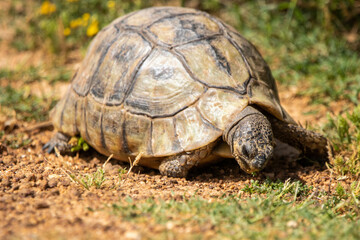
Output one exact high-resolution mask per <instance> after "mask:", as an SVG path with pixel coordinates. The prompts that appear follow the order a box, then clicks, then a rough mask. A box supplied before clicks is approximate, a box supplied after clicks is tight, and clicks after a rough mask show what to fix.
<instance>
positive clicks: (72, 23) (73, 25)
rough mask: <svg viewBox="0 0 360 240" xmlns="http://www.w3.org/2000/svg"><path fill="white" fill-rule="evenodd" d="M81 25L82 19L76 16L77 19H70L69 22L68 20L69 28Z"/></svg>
mask: <svg viewBox="0 0 360 240" xmlns="http://www.w3.org/2000/svg"><path fill="white" fill-rule="evenodd" d="M81 25H82V19H81V18H77V19H75V20H71V22H70V27H71V28H77V27H79V26H81Z"/></svg>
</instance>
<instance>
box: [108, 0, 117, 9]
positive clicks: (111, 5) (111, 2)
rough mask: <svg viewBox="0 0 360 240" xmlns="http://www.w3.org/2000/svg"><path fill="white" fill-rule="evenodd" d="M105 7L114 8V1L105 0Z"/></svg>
mask: <svg viewBox="0 0 360 240" xmlns="http://www.w3.org/2000/svg"><path fill="white" fill-rule="evenodd" d="M107 7H108V8H109V9H113V8H115V1H108V2H107Z"/></svg>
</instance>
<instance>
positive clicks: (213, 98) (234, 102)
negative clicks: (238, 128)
mask: <svg viewBox="0 0 360 240" xmlns="http://www.w3.org/2000/svg"><path fill="white" fill-rule="evenodd" d="M248 103H249V100H248V98H247V97H243V96H241V95H239V94H237V93H234V92H230V91H227V90H222V89H214V88H212V89H209V90H208V91H207V92H206V93H205V94H204V95H203V96H202V98H201V99H200V100H199V102H198V104H197V106H198V109H199V111H200V113H201V115H202V116H204V118H206V120H208V121H209V122H210V123H211V124H213V125H214V126H216V127H217V128H219V129H221V130H224V129H225V128H226V126H228V125H229V124H231V122H232V121H234V119H236V116H237V115H238V114H239V113H240V112H241V110H242V109H244V108H245V107H246V106H247V105H248Z"/></svg>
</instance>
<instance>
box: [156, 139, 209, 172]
mask: <svg viewBox="0 0 360 240" xmlns="http://www.w3.org/2000/svg"><path fill="white" fill-rule="evenodd" d="M214 146H215V144H214V143H211V144H209V145H207V146H205V147H202V148H199V149H196V150H194V151H191V152H184V153H180V154H177V155H175V156H170V157H168V158H166V159H165V160H163V161H162V162H161V164H160V166H159V171H160V173H161V175H165V176H168V177H186V176H187V174H188V172H189V170H190V169H191V168H192V167H194V166H196V165H197V164H198V163H199V161H200V160H201V159H204V158H206V157H207V156H209V155H210V154H211V152H212V149H213V148H214Z"/></svg>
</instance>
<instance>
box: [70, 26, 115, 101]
mask: <svg viewBox="0 0 360 240" xmlns="http://www.w3.org/2000/svg"><path fill="white" fill-rule="evenodd" d="M117 37H118V31H117V29H115V28H111V27H109V28H107V29H105V30H104V31H102V32H101V34H100V33H99V34H98V35H96V37H95V39H94V40H93V41H92V42H91V44H90V46H89V49H88V51H87V54H86V56H85V58H84V60H83V62H82V64H81V65H80V68H79V70H78V71H77V73H76V75H75V76H74V79H73V81H72V87H73V89H74V90H75V92H76V93H77V94H79V95H80V96H86V95H87V94H88V92H89V90H90V87H91V86H92V83H93V79H94V77H95V76H96V72H97V71H98V67H99V65H100V64H99V63H101V62H102V61H103V58H104V57H105V55H106V54H107V52H108V50H109V47H110V46H111V45H112V44H113V43H114V41H115V40H116V38H117Z"/></svg>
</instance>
